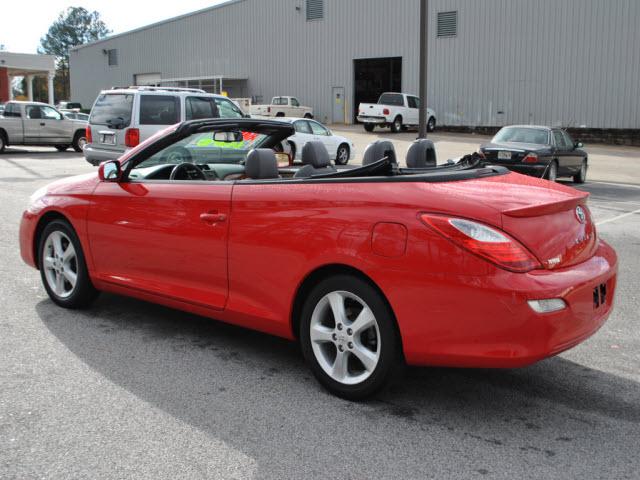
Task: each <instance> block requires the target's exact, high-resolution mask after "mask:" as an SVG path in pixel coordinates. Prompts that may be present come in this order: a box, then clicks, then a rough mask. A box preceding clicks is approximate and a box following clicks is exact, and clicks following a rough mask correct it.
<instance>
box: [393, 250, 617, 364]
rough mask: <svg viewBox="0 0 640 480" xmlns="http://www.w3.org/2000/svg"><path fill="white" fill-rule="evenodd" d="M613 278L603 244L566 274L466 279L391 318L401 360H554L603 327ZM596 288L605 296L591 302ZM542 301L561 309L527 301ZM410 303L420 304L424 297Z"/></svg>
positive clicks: (613, 266)
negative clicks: (557, 301)
mask: <svg viewBox="0 0 640 480" xmlns="http://www.w3.org/2000/svg"><path fill="white" fill-rule="evenodd" d="M616 277H617V257H616V254H615V252H614V250H613V249H612V248H611V247H610V246H609V245H607V244H606V243H605V242H601V243H600V245H599V247H598V250H597V252H596V255H595V256H593V257H592V258H590V259H589V260H587V261H586V262H583V263H581V264H578V265H574V266H572V267H569V268H566V269H558V270H554V271H551V270H537V271H532V272H529V273H526V274H518V273H511V272H506V271H501V272H497V271H496V272H494V274H492V276H491V279H490V281H489V282H482V283H480V282H470V283H469V284H468V285H463V286H462V287H460V288H456V289H455V294H451V295H450V296H449V295H444V296H441V297H440V298H439V299H437V300H436V301H434V302H433V304H432V305H436V306H435V307H434V308H432V309H431V310H430V311H428V312H426V311H421V310H420V309H418V308H415V312H416V314H414V315H413V316H412V317H404V318H403V317H401V316H400V315H398V322H399V326H400V331H401V335H402V338H403V346H404V352H405V357H406V359H407V362H408V363H410V364H413V365H444V366H455V367H483V368H511V367H520V366H525V365H528V364H531V363H534V362H536V361H539V360H542V359H544V358H547V357H550V356H553V355H556V354H558V353H560V352H562V351H564V350H567V349H569V348H571V347H573V346H575V345H577V344H578V343H580V342H582V341H584V340H585V339H586V338H588V337H590V336H591V335H593V334H594V333H595V332H596V331H597V330H598V329H599V328H600V327H601V326H602V325H603V324H604V322H605V321H606V320H607V318H608V317H609V314H610V313H611V310H612V307H613V299H614V294H615V289H616ZM440 281H443V279H440ZM449 281H452V279H450V280H449ZM459 281H460V280H459V279H458V282H459ZM602 286H604V288H605V289H606V299H605V302H604V304H599V305H596V303H595V300H594V292H595V291H596V289H597V290H598V291H600V289H601V287H602ZM550 298H562V299H563V300H564V301H565V302H566V304H567V307H566V308H565V309H563V310H560V311H558V312H554V313H546V314H540V313H536V312H534V311H533V310H532V309H531V307H529V305H528V303H527V301H528V300H540V299H550ZM415 302H419V304H421V305H424V303H425V295H424V294H423V295H420V296H416V298H415ZM438 302H439V304H438ZM414 307H415V304H414ZM405 320H406V321H405Z"/></svg>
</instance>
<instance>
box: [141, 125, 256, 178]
mask: <svg viewBox="0 0 640 480" xmlns="http://www.w3.org/2000/svg"><path fill="white" fill-rule="evenodd" d="M241 138H242V140H238V141H219V140H214V132H202V133H194V134H192V135H189V136H188V137H185V138H183V139H182V140H179V141H177V142H176V143H174V144H172V145H170V146H168V147H166V148H164V149H162V150H160V151H159V152H158V153H156V154H154V155H152V156H151V157H149V158H148V159H146V160H144V161H142V162H141V163H139V164H138V165H137V166H136V167H135V168H134V169H133V170H132V171H136V170H140V169H145V168H148V167H155V166H157V165H168V164H171V165H176V164H178V163H185V162H186V163H195V164H196V165H199V166H209V165H214V164H236V165H240V164H242V163H244V161H245V160H246V158H247V154H248V153H249V151H250V150H251V149H252V148H260V146H261V145H262V144H263V143H264V142H265V140H266V139H267V138H268V136H267V135H262V134H259V133H255V132H241ZM230 140H233V138H230Z"/></svg>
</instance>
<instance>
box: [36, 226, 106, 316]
mask: <svg viewBox="0 0 640 480" xmlns="http://www.w3.org/2000/svg"><path fill="white" fill-rule="evenodd" d="M38 268H39V269H40V276H41V278H42V284H43V285H44V289H45V290H46V291H47V294H48V295H49V298H51V300H52V301H53V302H54V303H56V304H57V305H59V306H61V307H64V308H71V309H74V308H83V307H87V306H88V305H90V304H91V302H93V300H95V298H96V297H97V296H98V291H97V290H96V289H95V287H94V286H93V284H92V283H91V279H90V278H89V272H88V270H87V264H86V262H85V257H84V253H83V251H82V245H80V241H79V240H78V236H77V235H76V233H75V232H74V230H73V228H72V227H71V225H69V223H68V222H66V221H65V220H54V221H52V222H50V223H49V224H48V225H47V226H46V227H44V230H43V231H42V235H41V236H40V241H39V244H38Z"/></svg>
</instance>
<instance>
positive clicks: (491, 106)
mask: <svg viewBox="0 0 640 480" xmlns="http://www.w3.org/2000/svg"><path fill="white" fill-rule="evenodd" d="M639 18H640V2H639V1H637V0H614V1H611V0H481V1H479V0H431V1H430V2H429V27H428V32H429V50H428V104H429V106H430V107H432V108H433V109H435V111H436V113H437V117H438V123H439V124H440V125H447V126H456V127H457V126H468V127H493V126H500V125H505V124H512V123H542V124H551V125H562V126H565V127H586V128H593V129H640V29H638V28H637V23H638V19H639ZM418 23H419V0H234V1H229V2H227V3H224V4H221V5H218V6H215V7H211V8H208V9H205V10H200V11H198V12H194V13H191V14H188V15H183V16H181V17H177V18H173V19H170V20H167V21H164V22H160V23H156V24H153V25H149V26H145V27H141V28H139V29H137V30H134V31H131V32H127V33H123V34H120V35H115V36H112V37H110V38H107V39H104V40H101V41H98V42H95V43H92V44H88V45H84V46H81V47H77V48H75V49H73V50H72V51H71V55H70V57H71V59H70V62H71V93H72V100H74V101H80V102H82V104H83V105H91V104H92V103H93V101H94V99H95V97H96V95H97V94H98V92H99V91H100V90H101V89H103V88H107V87H110V86H113V85H119V86H126V85H132V84H138V85H172V86H189V87H201V88H204V89H205V90H208V91H219V90H220V89H222V90H224V91H226V92H228V95H229V96H230V97H251V98H253V99H254V101H256V100H257V101H265V102H267V101H269V100H270V98H271V97H272V96H275V95H293V96H296V97H298V98H299V99H300V101H301V103H303V104H305V105H309V106H311V107H313V109H314V112H315V116H316V118H318V119H319V120H321V121H323V122H326V123H336V122H337V123H341V122H346V123H351V122H353V121H354V117H355V115H356V114H357V111H356V109H357V105H358V103H359V102H365V101H375V100H377V96H378V95H379V94H380V93H381V92H383V91H389V90H393V91H404V92H408V93H417V92H418V38H419V24H418Z"/></svg>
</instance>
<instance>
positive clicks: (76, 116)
mask: <svg viewBox="0 0 640 480" xmlns="http://www.w3.org/2000/svg"><path fill="white" fill-rule="evenodd" d="M60 112H61V113H62V114H63V115H64V116H65V117H67V118H68V119H70V120H82V121H83V122H88V121H89V114H88V113H79V112H75V111H73V110H60Z"/></svg>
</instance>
